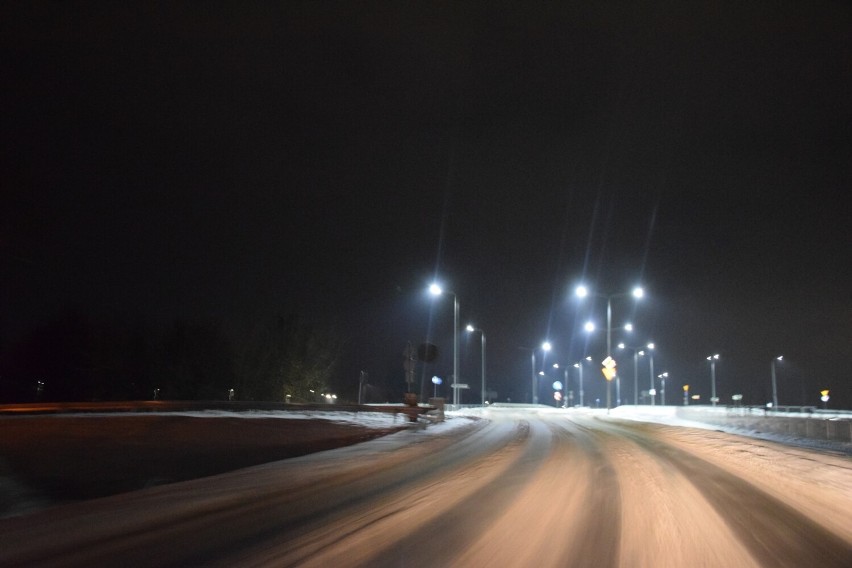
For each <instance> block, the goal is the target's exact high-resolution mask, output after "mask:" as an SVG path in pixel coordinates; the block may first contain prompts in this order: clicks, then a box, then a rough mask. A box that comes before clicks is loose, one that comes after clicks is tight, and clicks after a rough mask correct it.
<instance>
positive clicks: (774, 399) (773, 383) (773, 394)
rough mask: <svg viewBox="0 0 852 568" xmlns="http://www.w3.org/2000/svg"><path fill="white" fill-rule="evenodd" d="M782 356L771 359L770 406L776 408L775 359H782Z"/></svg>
mask: <svg viewBox="0 0 852 568" xmlns="http://www.w3.org/2000/svg"><path fill="white" fill-rule="evenodd" d="M783 360H784V356H783V355H779V356H778V357H775V358H774V359H773V360H772V408H774V409H775V410H776V411H777V410H778V384H777V383H776V382H775V361H783Z"/></svg>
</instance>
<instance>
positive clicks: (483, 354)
mask: <svg viewBox="0 0 852 568" xmlns="http://www.w3.org/2000/svg"><path fill="white" fill-rule="evenodd" d="M467 330H468V331H469V332H471V333H472V332H474V331H478V332H479V334H480V338H481V339H482V342H481V344H480V346H481V350H482V406H485V332H484V331H482V329H481V328H478V327H473V326H472V325H471V324H467Z"/></svg>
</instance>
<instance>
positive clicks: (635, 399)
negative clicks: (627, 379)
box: [618, 343, 653, 406]
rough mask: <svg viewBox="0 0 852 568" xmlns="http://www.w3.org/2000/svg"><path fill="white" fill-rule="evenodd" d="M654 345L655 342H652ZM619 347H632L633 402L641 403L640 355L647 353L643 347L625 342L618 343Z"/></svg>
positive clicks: (635, 403)
mask: <svg viewBox="0 0 852 568" xmlns="http://www.w3.org/2000/svg"><path fill="white" fill-rule="evenodd" d="M652 345H653V344H652ZM618 348H619V349H630V350H631V351H633V404H634V405H637V406H638V405H639V357H642V356H644V355H645V351H643V350H642V348H641V347H632V346H630V345H625V344H624V343H619V344H618Z"/></svg>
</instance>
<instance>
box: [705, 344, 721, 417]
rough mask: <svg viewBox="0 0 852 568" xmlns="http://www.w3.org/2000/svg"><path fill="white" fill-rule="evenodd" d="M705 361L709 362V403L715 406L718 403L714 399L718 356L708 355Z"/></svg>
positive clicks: (716, 399) (715, 398)
mask: <svg viewBox="0 0 852 568" xmlns="http://www.w3.org/2000/svg"><path fill="white" fill-rule="evenodd" d="M707 360H708V361H710V402H711V403H713V406H716V403H717V402H719V399H718V398H717V397H716V361H718V360H719V354H718V353H716V354H715V355H709V356H708V357H707Z"/></svg>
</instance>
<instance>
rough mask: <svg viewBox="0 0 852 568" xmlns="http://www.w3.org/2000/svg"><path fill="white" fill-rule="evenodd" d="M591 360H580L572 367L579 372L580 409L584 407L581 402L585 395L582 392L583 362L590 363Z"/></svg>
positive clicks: (585, 358)
mask: <svg viewBox="0 0 852 568" xmlns="http://www.w3.org/2000/svg"><path fill="white" fill-rule="evenodd" d="M591 360H592V358H591V357H584V358H583V359H580V360H579V361H577V362H576V363H574V367H575V368H577V369H578V370H579V371H580V385H579V386H580V406H581V407H582V406H585V403H584V401H583V396H584V395H585V393H584V392H583V361H591Z"/></svg>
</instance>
